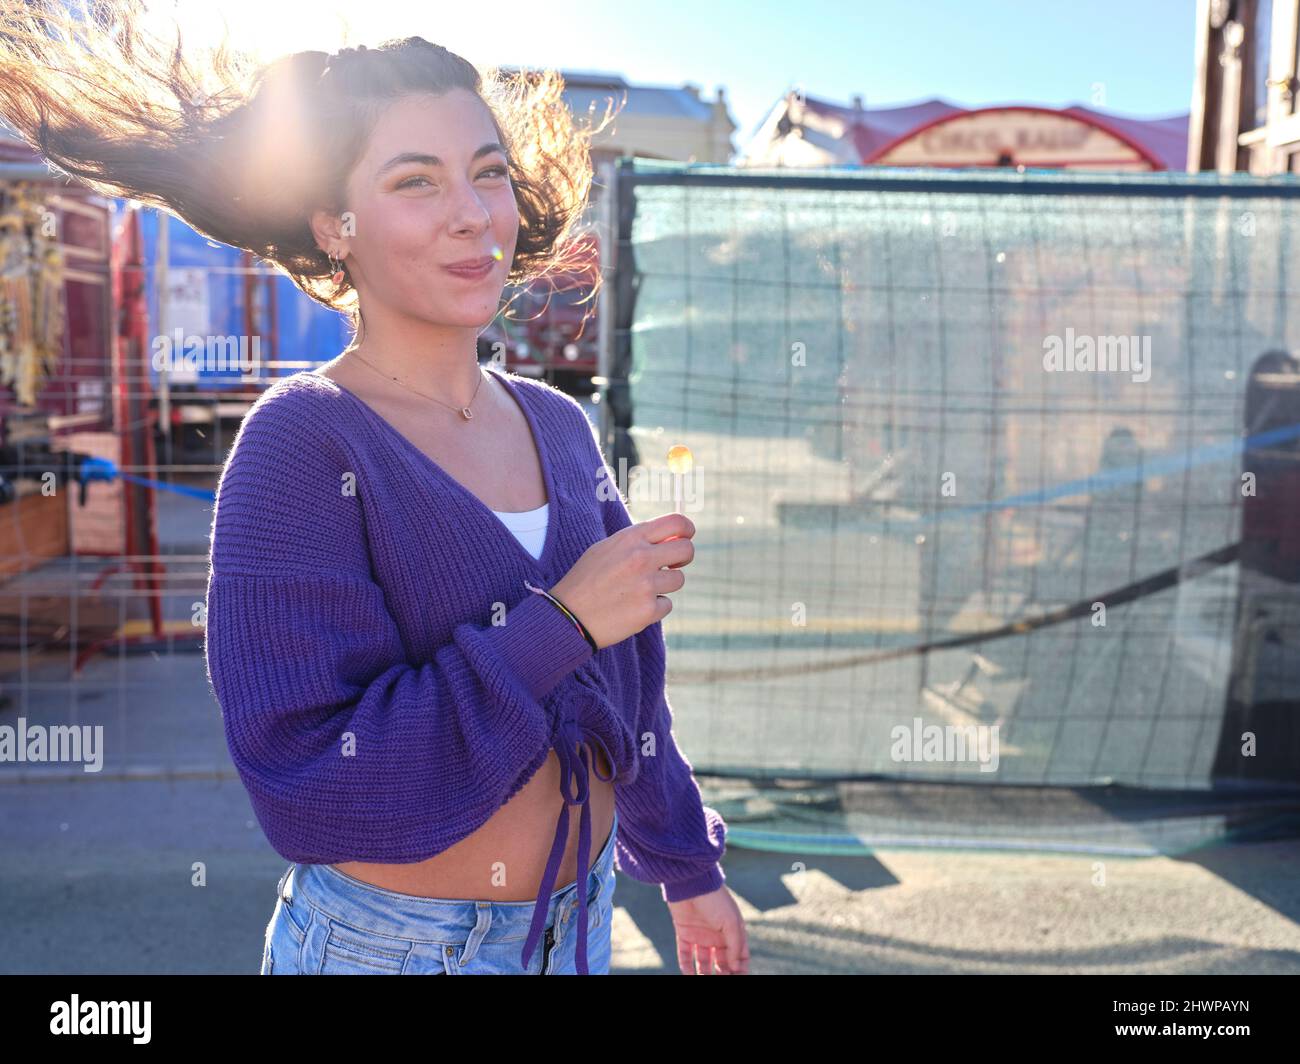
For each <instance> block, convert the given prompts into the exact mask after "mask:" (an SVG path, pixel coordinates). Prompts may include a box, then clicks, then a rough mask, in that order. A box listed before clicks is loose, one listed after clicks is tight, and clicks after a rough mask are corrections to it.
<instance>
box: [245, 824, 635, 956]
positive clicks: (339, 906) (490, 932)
mask: <svg viewBox="0 0 1300 1064" xmlns="http://www.w3.org/2000/svg"><path fill="white" fill-rule="evenodd" d="M617 832H618V814H617V812H616V813H615V814H614V822H613V827H612V829H611V831H610V833H609V840H608V841H607V842H606V843H605V846H604V848H603V849H602V850H601V851H600V855H599V856H598V857H597V858H596V859H595V860H593V861H592V865H591V873H590V874H589V875H588V877H587V883H586V889H587V967H588V970H589V971H590V972H591V974H592V975H608V974H609V964H610V953H611V943H610V924H611V922H612V918H613V914H614V836H615V834H616V833H617ZM278 891H279V898H278V899H277V900H276V903H275V912H274V913H273V914H272V916H271V922H270V923H269V924H268V925H267V928H266V942H265V945H264V947H263V951H262V971H261V974H262V975H543V974H545V975H576V974H577V926H576V920H575V918H576V916H577V912H578V884H577V883H571V884H570V885H569V886H567V887H564V888H562V889H561V890H557V891H555V892H554V893H553V894H552V895H551V901H550V906H549V908H548V910H547V914H546V925H545V926H546V927H547V928H550V929H551V934H549V935H548V934H545V933H544V934H543V936H542V938H541V939H540V940H539V941H538V944H537V948H536V949H534V950H533V955H532V957H531V958H530V959H529V963H528V967H527V969H525V968H524V967H523V965H522V964H520V960H519V957H520V954H521V953H523V949H524V939H526V938H527V937H528V928H529V926H530V925H531V923H532V919H533V908H534V906H535V904H536V902H535V901H469V900H464V899H456V898H422V897H419V896H418V895H414V894H399V893H397V892H396V891H391V890H384V889H383V888H381V887H377V886H374V885H373V884H370V883H363V882H362V881H361V880H359V879H356V878H355V877H353V876H349V875H347V874H346V873H344V872H340V871H339V870H338V869H337V868H334V867H332V866H331V865H324V864H292V865H290V866H289V868H288V869H287V870H286V871H285V873H284V875H283V876H281V877H280V884H279V887H278Z"/></svg>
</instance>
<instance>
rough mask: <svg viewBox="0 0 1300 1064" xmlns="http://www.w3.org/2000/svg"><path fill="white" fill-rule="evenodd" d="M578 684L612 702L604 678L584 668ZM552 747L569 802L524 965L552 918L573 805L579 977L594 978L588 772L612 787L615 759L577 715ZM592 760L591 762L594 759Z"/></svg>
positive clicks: (558, 828) (563, 812)
mask: <svg viewBox="0 0 1300 1064" xmlns="http://www.w3.org/2000/svg"><path fill="white" fill-rule="evenodd" d="M573 679H574V680H576V681H577V682H578V684H580V685H581V686H582V687H583V689H584V693H585V694H587V695H589V696H594V697H596V698H598V699H604V698H606V696H605V693H604V692H603V691H602V690H601V688H602V687H603V684H601V683H600V680H599V677H593V676H591V675H590V670H589V669H587V668H585V667H584V668H580V669H579V670H578V671H577V672H575V673H574V674H573ZM593 680H594V681H595V682H594V683H593ZM595 747H599V748H600V751H601V752H602V753H603V754H604V755H605V759H606V760H607V761H608V762H609V766H610V775H608V776H604V775H601V771H600V767H599V763H598V762H596V760H595ZM552 748H553V749H554V750H555V753H556V756H557V757H559V759H560V794H561V795H562V796H563V797H564V805H563V806H562V807H561V808H560V815H559V817H558V819H557V821H556V827H555V839H554V841H553V842H552V843H551V855H550V857H549V858H548V859H547V862H546V872H545V874H544V875H543V876H542V886H541V889H540V890H539V891H538V894H537V904H536V905H535V906H534V907H533V922H532V924H531V926H530V927H529V930H528V937H527V938H526V939H525V940H524V952H523V958H522V960H523V965H524V967H525V968H527V967H528V962H529V959H530V958H531V957H532V955H533V950H534V949H535V948H536V946H537V941H538V939H539V938H540V937H541V934H542V931H543V929H544V928H543V924H545V922H546V913H547V910H548V908H549V907H550V898H551V892H552V891H553V890H554V889H555V880H556V878H557V876H558V875H559V870H560V860H561V859H562V858H563V856H564V850H565V847H566V845H567V843H568V841H569V805H570V804H571V803H572V804H576V805H578V806H579V807H580V812H579V816H578V822H579V827H578V880H577V888H578V913H577V917H578V919H577V924H578V949H577V954H578V974H580V975H588V974H589V972H588V971H587V877H588V875H590V861H591V805H590V803H589V802H588V801H587V799H588V797H589V795H590V793H591V788H590V777H589V775H588V772H589V770H591V769H594V770H595V773H596V778H597V779H599V780H603V781H604V782H606V783H608V782H609V781H610V780H612V779H613V778H614V759H613V758H612V757H610V755H609V750H608V748H607V747H606V746H605V744H604V742H603V741H602V740H601V738H600V736H599V735H597V734H596V732H595V731H593V730H592V729H591V728H590V727H588V726H587V725H586V724H584V723H582V722H580V721H579V720H577V719H575V718H574V717H573V716H567V715H566V717H565V719H564V720H563V721H562V722H561V723H560V728H559V733H558V734H557V735H556V737H555V742H554V743H553V746H552ZM575 754H576V755H577V756H576V757H575V756H574V755H575ZM589 755H590V761H589V760H588V758H589ZM570 778H572V779H573V782H574V788H573V790H574V791H575V792H576V793H574V794H573V795H572V796H570V787H569V780H570Z"/></svg>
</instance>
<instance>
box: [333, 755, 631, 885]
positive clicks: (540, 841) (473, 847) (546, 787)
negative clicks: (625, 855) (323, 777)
mask: <svg viewBox="0 0 1300 1064" xmlns="http://www.w3.org/2000/svg"><path fill="white" fill-rule="evenodd" d="M583 753H584V754H585V753H586V752H585V751H583ZM595 753H596V759H597V764H600V765H601V770H600V771H601V774H602V775H605V776H609V775H611V773H610V770H609V765H608V764H603V762H604V761H605V758H604V756H603V755H602V754H601V752H600V750H599V749H598V750H596V752H595ZM576 756H578V754H577V752H576V751H575V757H576ZM588 760H590V755H588ZM587 775H588V779H589V781H590V790H589V795H588V799H587V801H588V803H589V804H590V807H591V852H590V853H589V854H588V857H587V862H588V866H590V865H593V864H595V862H596V857H597V855H598V854H599V853H600V851H601V850H602V849H603V848H604V846H605V843H606V842H607V841H608V840H609V832H610V829H611V828H612V827H613V825H614V784H613V783H607V782H605V781H604V780H600V779H597V778H596V774H595V773H594V772H589V773H588V774H587ZM563 805H564V798H563V796H562V795H561V794H560V759H559V757H557V756H556V753H555V751H554V750H552V751H551V752H550V754H549V755H548V756H547V758H546V761H545V762H544V763H543V764H542V767H541V768H540V769H538V770H537V773H536V775H534V776H533V778H532V779H530V780H529V781H528V782H527V783H526V784H525V785H524V786H523V788H522V789H521V790H520V791H519V793H518V794H516V795H515V796H514V797H513V798H511V799H510V801H508V802H507V803H506V804H505V805H503V806H502V807H501V808H500V809H498V810H497V811H496V812H495V813H493V814H492V816H491V817H489V818H488V820H487V822H486V823H485V824H484V825H483V826H482V827H480V828H479V829H478V830H477V831H475V832H474V833H473V834H471V835H468V836H467V837H465V838H463V839H461V841H460V842H458V843H456V844H455V845H454V846H450V847H448V848H447V849H445V850H443V851H442V853H440V854H437V855H436V856H434V857H430V858H428V859H427V860H424V861H418V862H416V863H415V864H374V863H371V862H364V861H344V862H342V863H340V864H336V865H335V866H334V867H335V868H337V869H338V870H339V871H340V872H345V873H347V874H348V875H350V876H352V877H354V878H356V879H360V880H363V881H364V882H366V883H373V884H374V885H375V886H377V887H382V888H384V889H385V890H394V891H397V892H398V893H399V894H416V895H419V896H420V897H423V898H449V899H467V900H473V901H533V900H534V899H535V898H536V897H537V891H538V890H539V889H540V888H541V885H542V875H543V873H545V871H546V861H547V859H548V858H549V857H550V855H551V844H552V843H553V842H554V840H555V823H556V820H557V819H558V818H559V816H560V808H561V806H563ZM581 811H582V810H581V807H580V806H577V805H571V806H570V807H569V838H568V842H567V844H566V846H565V850H564V858H563V860H562V861H561V863H560V870H559V873H558V874H557V875H556V879H555V887H554V889H555V890H562V889H563V888H564V887H568V886H571V885H572V884H574V883H576V882H577V879H578V830H579V826H580V819H579V817H580V814H581Z"/></svg>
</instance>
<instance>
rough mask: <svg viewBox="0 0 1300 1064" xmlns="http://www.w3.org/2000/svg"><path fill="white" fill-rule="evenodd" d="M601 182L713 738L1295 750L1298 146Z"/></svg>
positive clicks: (697, 746) (1223, 762) (1036, 765)
mask: <svg viewBox="0 0 1300 1064" xmlns="http://www.w3.org/2000/svg"><path fill="white" fill-rule="evenodd" d="M619 201H620V208H621V210H620V218H621V226H620V233H619V236H620V244H619V250H618V259H617V270H618V271H619V272H620V273H624V272H627V271H630V272H631V273H632V274H633V275H634V282H633V283H632V284H631V285H628V284H626V283H624V284H623V285H621V286H620V291H630V292H633V293H634V294H635V298H634V299H623V300H622V301H621V302H620V305H619V308H618V321H617V323H616V324H617V328H616V332H615V343H614V356H613V360H612V366H611V369H612V372H611V380H612V383H613V387H614V388H615V389H617V388H620V387H625V388H626V396H627V399H628V402H626V403H624V404H622V407H623V409H625V410H627V411H629V413H628V414H625V415H624V418H623V420H624V421H625V422H626V423H625V424H623V425H621V426H619V427H622V428H625V429H627V430H628V433H629V435H630V438H631V440H632V441H633V443H634V445H635V455H636V457H637V458H639V461H640V465H639V466H634V467H633V468H632V469H631V472H630V473H629V471H628V464H629V463H628V460H627V456H626V454H620V453H614V454H612V455H611V464H612V465H613V466H615V472H617V473H620V474H621V477H622V480H621V484H620V487H621V488H622V489H623V490H624V492H625V495H626V496H627V498H628V503H629V507H630V509H631V511H632V513H633V516H634V518H635V519H637V520H645V519H648V518H649V517H652V516H655V515H657V514H659V513H664V512H667V511H668V510H671V509H673V507H674V504H675V502H676V499H677V498H678V497H680V498H681V499H682V501H683V504H684V509H685V512H686V513H687V514H688V515H689V516H690V517H691V519H692V520H693V521H694V522H695V524H696V526H697V529H698V532H697V535H696V538H695V547H696V552H697V553H696V557H695V561H694V563H693V564H692V565H691V567H690V569H689V570H688V575H687V580H688V583H687V585H686V587H685V589H684V592H683V594H682V595H680V596H678V597H677V599H676V605H675V609H674V611H673V613H672V614H671V615H670V616H669V617H668V618H667V619H666V620H665V622H664V628H665V636H666V638H667V640H668V644H669V649H670V653H669V694H670V698H671V700H672V704H673V707H674V711H675V714H676V716H677V719H678V721H679V724H678V728H679V730H680V732H681V734H682V737H683V742H684V745H685V747H686V748H687V749H688V750H689V751H690V755H691V757H692V761H693V763H694V764H695V765H696V767H697V769H698V770H701V771H714V772H717V773H720V774H724V775H731V776H735V777H738V778H744V779H748V780H750V781H753V780H761V779H763V778H770V777H775V776H781V777H786V778H790V779H795V780H798V779H807V780H841V781H846V780H852V779H856V778H861V777H871V776H877V777H884V778H890V779H896V780H917V781H922V780H924V781H962V782H966V783H978V784H988V785H993V784H1000V785H1005V784H1022V785H1047V786H1060V785H1065V786H1089V785H1098V784H1106V783H1112V782H1113V783H1117V784H1125V785H1131V786H1136V787H1145V788H1163V789H1168V790H1170V791H1173V792H1185V791H1193V790H1203V789H1205V788H1209V787H1211V786H1214V785H1216V784H1220V783H1222V782H1224V781H1230V780H1231V781H1238V782H1245V783H1251V784H1260V785H1295V784H1297V783H1300V727H1298V726H1297V723H1296V714H1297V711H1298V709H1300V641H1298V640H1297V630H1296V626H1295V613H1296V608H1297V604H1298V603H1300V598H1298V597H1297V581H1298V580H1300V480H1298V479H1297V475H1298V471H1300V447H1298V445H1297V437H1298V436H1300V375H1298V373H1297V363H1296V360H1295V358H1294V357H1293V356H1292V355H1291V354H1290V352H1293V351H1294V350H1295V348H1296V346H1297V343H1298V342H1300V315H1298V314H1297V313H1296V312H1295V311H1294V310H1293V309H1292V307H1293V304H1295V302H1296V300H1295V297H1296V296H1297V294H1300V292H1298V291H1297V289H1298V288H1300V262H1297V261H1296V258H1295V249H1297V248H1300V243H1298V242H1297V240H1296V238H1297V236H1298V235H1300V234H1298V233H1297V226H1298V224H1300V185H1298V184H1297V183H1296V182H1295V181H1294V180H1293V179H1290V178H1288V179H1284V180H1271V181H1268V182H1265V181H1261V180H1259V179H1254V178H1248V177H1244V176H1242V175H1236V176H1232V177H1227V178H1225V177H1221V176H1218V175H1199V174H1198V175H1187V174H1176V175H1174V174H1158V175H1137V174H1096V173H1091V174H1084V173H1077V172H1076V173H1064V172H1048V171H1030V172H1027V173H1016V172H1012V171H973V170H966V171H950V172H936V171H910V170H886V169H872V168H868V169H855V170H831V171H824V172H818V173H816V174H810V173H808V172H790V171H750V170H736V169H728V168H725V167H713V166H677V165H669V164H658V163H650V162H647V161H642V160H636V161H635V162H633V161H630V160H625V161H624V162H623V164H622V167H621V170H620V174H619ZM1252 389H1254V390H1255V392H1256V393H1257V394H1256V399H1255V400H1252V401H1248V397H1249V395H1250V394H1252ZM679 443H681V444H685V445H687V446H688V447H689V448H690V449H691V452H692V454H693V456H694V467H693V469H692V471H691V473H689V474H686V475H685V476H682V477H681V478H680V479H679V482H678V483H676V484H674V483H673V478H672V477H670V476H669V475H668V474H667V472H666V470H665V461H664V456H665V454H666V452H667V450H668V448H669V447H670V446H673V445H674V444H679ZM619 459H622V462H620V461H619ZM620 467H621V468H620ZM675 493H676V494H675ZM1261 610H1262V611H1263V612H1262V613H1261V612H1260V611H1261ZM1252 737H1253V740H1254V743H1253V746H1252ZM771 798H772V796H771V794H770V793H768V792H765V798H764V800H765V801H767V800H771ZM831 804H832V806H833V807H834V815H835V816H842V815H843V814H844V810H843V808H842V804H843V803H842V802H833V803H831ZM760 806H762V803H761V802H760V803H757V805H753V804H751V805H749V806H744V807H742V806H741V805H736V806H734V807H733V808H735V809H736V810H737V812H742V810H744V812H743V815H746V816H748V815H751V814H752V815H754V816H755V817H759V818H761V815H762V814H761V811H760V812H756V811H755V810H756V809H758V808H759V807H760ZM809 811H810V810H808V809H805V810H804V812H805V813H807V812H809ZM786 814H787V815H798V814H791V813H790V810H789V809H787V810H786Z"/></svg>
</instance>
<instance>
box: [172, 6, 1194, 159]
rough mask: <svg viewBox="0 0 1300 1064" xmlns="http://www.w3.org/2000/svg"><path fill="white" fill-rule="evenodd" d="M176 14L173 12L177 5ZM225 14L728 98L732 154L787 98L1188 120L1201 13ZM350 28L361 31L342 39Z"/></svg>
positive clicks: (1069, 9)
mask: <svg viewBox="0 0 1300 1064" xmlns="http://www.w3.org/2000/svg"><path fill="white" fill-rule="evenodd" d="M166 6H167V7H170V4H168V5H166ZM180 6H181V7H182V8H187V9H190V10H193V11H199V10H202V9H203V8H208V7H215V8H216V9H217V10H219V11H220V12H222V14H224V15H225V16H226V18H227V20H228V21H229V23H230V24H231V28H232V30H236V31H242V32H243V33H244V35H245V36H246V37H247V38H248V39H250V40H253V41H256V42H257V44H259V45H260V46H261V47H263V48H271V49H272V50H278V51H295V50H298V49H301V48H324V49H326V50H331V51H332V50H334V49H335V48H337V47H339V46H340V45H341V44H360V43H366V44H371V43H378V42H379V41H380V40H382V39H384V38H385V37H388V36H406V35H409V34H418V35H419V36H422V37H425V38H427V39H428V40H431V41H436V42H437V43H439V44H443V45H445V46H446V47H448V48H450V49H451V50H452V51H456V52H460V53H461V54H463V55H465V56H466V57H467V58H470V59H472V60H473V61H475V62H477V63H480V64H484V65H486V64H489V63H493V62H495V63H501V64H504V65H527V66H532V67H538V66H555V67H559V68H561V69H572V70H596V71H609V72H614V73H619V74H622V75H624V76H625V77H626V78H628V79H629V80H632V81H641V82H650V83H654V84H669V85H677V84H680V83H682V82H685V81H693V82H695V83H696V84H698V85H699V86H700V87H701V90H702V92H703V95H704V96H705V97H706V98H711V97H712V96H713V95H714V92H715V89H716V87H717V86H718V85H722V86H724V87H725V88H726V90H727V96H728V98H729V100H730V101H731V113H732V118H733V119H734V121H735V122H736V123H737V125H738V126H739V128H738V129H737V131H736V134H735V137H734V140H735V142H736V144H737V146H739V145H740V144H741V143H743V141H744V140H746V139H748V137H749V135H750V134H752V133H753V131H754V129H755V127H756V126H757V125H758V123H759V122H760V121H761V120H762V118H763V116H764V114H766V112H767V110H768V109H769V108H770V107H771V106H772V104H773V102H774V101H775V100H776V98H777V97H778V96H780V95H781V94H782V93H784V92H785V91H786V89H787V88H788V87H790V86H791V85H796V84H799V85H802V86H803V88H804V89H805V91H807V92H808V93H809V94H810V95H813V96H822V97H827V98H830V99H832V100H839V101H841V102H845V103H847V102H848V101H849V99H850V97H851V96H852V94H853V93H855V92H856V93H861V94H862V96H863V98H864V100H865V101H866V103H867V105H868V106H875V105H880V104H887V103H909V102H913V101H916V100H920V99H926V98H928V97H931V96H940V97H943V98H945V99H947V100H949V101H950V102H952V103H955V104H962V105H967V106H976V105H982V104H993V103H1036V104H1043V105H1046V106H1062V105H1067V104H1071V103H1081V104H1085V105H1088V106H1097V107H1100V108H1101V109H1102V110H1109V111H1118V112H1120V113H1123V114H1130V115H1135V116H1138V117H1163V116H1166V115H1170V114H1175V113H1179V112H1182V111H1186V110H1187V108H1188V106H1189V102H1190V100H1191V91H1192V59H1193V56H1192V48H1193V28H1194V17H1195V11H1196V2H1195V0H1087V2H1085V3H1070V2H1067V0H837V2H829V0H803V2H799V3H789V2H786V3H772V2H770V0H747V2H743V3H742V2H739V0H655V2H653V3H640V4H638V3H629V2H625V3H614V2H609V0H584V2H582V3H577V2H575V0H548V2H546V3H542V4H538V3H536V2H532V3H528V2H524V0H495V2H493V3H489V4H460V3H457V4H452V3H442V4H438V5H433V4H430V5H427V6H426V5H412V4H411V3H410V0H367V2H366V3H365V4H363V5H360V7H359V6H358V5H356V4H355V3H350V2H349V3H343V2H342V0H314V2H308V0H276V2H274V3H270V4H268V3H267V0H215V3H213V2H211V0H182V3H181V5H180ZM344 23H346V24H347V27H348V28H347V29H345V28H344Z"/></svg>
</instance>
